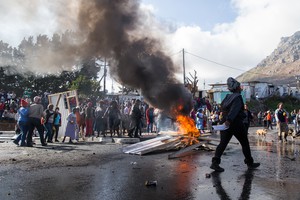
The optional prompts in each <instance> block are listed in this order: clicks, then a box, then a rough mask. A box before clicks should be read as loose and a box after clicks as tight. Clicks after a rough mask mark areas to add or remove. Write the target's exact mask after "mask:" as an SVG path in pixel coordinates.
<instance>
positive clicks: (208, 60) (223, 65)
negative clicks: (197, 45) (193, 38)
mask: <svg viewBox="0 0 300 200" xmlns="http://www.w3.org/2000/svg"><path fill="white" fill-rule="evenodd" d="M185 53H187V54H190V55H192V56H194V57H196V58H200V59H202V60H205V61H207V62H211V63H214V64H216V65H220V66H222V67H227V68H230V69H234V70H238V71H242V72H248V73H251V74H258V75H264V76H270V75H269V74H262V73H256V72H250V71H247V70H243V69H238V68H236V67H231V66H229V65H225V64H222V63H218V62H216V61H213V60H210V59H207V58H204V57H201V56H198V55H195V54H193V53H190V52H187V51H185Z"/></svg>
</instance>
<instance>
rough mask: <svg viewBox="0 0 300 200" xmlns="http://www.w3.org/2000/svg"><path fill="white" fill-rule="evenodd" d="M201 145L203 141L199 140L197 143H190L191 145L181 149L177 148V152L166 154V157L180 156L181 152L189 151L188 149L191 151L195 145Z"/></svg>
mask: <svg viewBox="0 0 300 200" xmlns="http://www.w3.org/2000/svg"><path fill="white" fill-rule="evenodd" d="M201 145H203V143H201V142H199V143H197V144H193V145H191V146H188V147H185V148H183V149H181V150H179V151H177V152H175V153H172V154H170V155H169V156H168V159H173V158H178V157H180V156H181V155H182V154H184V153H187V152H189V151H192V150H194V149H195V148H197V147H199V146H201Z"/></svg>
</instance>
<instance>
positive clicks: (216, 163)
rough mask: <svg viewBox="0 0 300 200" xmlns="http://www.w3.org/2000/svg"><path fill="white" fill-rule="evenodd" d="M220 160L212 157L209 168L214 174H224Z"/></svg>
mask: <svg viewBox="0 0 300 200" xmlns="http://www.w3.org/2000/svg"><path fill="white" fill-rule="evenodd" d="M220 163H221V159H220V158H216V157H213V158H212V163H211V166H210V168H211V169H213V170H215V171H216V172H224V168H222V167H220V165H219V164H220Z"/></svg>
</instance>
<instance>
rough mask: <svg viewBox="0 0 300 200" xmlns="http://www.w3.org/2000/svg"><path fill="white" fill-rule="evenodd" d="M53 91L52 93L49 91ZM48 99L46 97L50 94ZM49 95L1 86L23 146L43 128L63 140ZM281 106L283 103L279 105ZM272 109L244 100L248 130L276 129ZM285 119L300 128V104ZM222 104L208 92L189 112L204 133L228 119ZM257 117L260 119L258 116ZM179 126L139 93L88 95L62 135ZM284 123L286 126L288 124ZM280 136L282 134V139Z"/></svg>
mask: <svg viewBox="0 0 300 200" xmlns="http://www.w3.org/2000/svg"><path fill="white" fill-rule="evenodd" d="M47 94H48V93H47ZM45 99H46V100H45ZM47 102H48V98H47V95H40V96H36V97H34V98H33V101H31V99H30V98H24V99H22V98H18V97H17V96H16V95H15V93H14V92H7V93H4V92H3V91H2V90H1V92H0V121H6V122H8V123H9V122H17V126H16V127H17V129H16V130H17V131H16V132H17V133H20V134H19V136H18V137H17V138H16V139H15V140H14V142H15V143H16V144H18V145H21V146H33V141H32V136H33V135H36V133H38V134H39V137H40V142H41V144H42V145H47V143H52V142H59V138H58V136H59V131H60V127H61V121H62V119H61V118H62V116H61V114H60V112H59V110H60V108H59V107H56V108H55V107H54V105H53V104H49V103H47ZM277 110H278V109H277ZM277 110H276V111H274V112H272V111H271V110H268V111H265V112H259V113H258V114H257V115H255V114H254V113H252V112H251V111H250V110H249V109H248V105H247V104H245V105H244V113H245V119H243V124H244V126H245V128H246V132H247V133H248V128H249V126H250V124H252V125H253V124H255V123H256V125H259V126H264V127H265V128H267V129H273V125H274V124H277V122H278V121H279V119H280V118H278V117H276V116H278V111H277ZM284 114H285V115H286V116H285V118H284V120H286V121H287V123H289V122H290V123H294V124H295V132H297V131H299V128H300V110H299V111H298V112H296V110H294V111H292V112H291V113H290V114H289V113H288V112H286V111H284ZM223 115H224V113H223V112H222V111H221V105H220V104H217V103H216V102H213V103H210V102H209V100H208V99H206V98H196V99H194V102H193V109H192V111H191V113H190V117H191V118H192V119H193V120H194V122H195V127H196V128H197V129H198V130H199V132H200V133H204V132H205V131H206V132H211V133H212V132H214V130H213V126H214V125H218V124H221V123H222V122H223V121H224V120H223V119H224V118H223ZM254 120H256V122H254ZM169 129H175V128H174V119H172V118H171V117H169V116H168V115H166V114H165V113H163V112H161V111H160V110H158V109H156V108H154V107H152V106H149V105H148V104H147V103H146V102H143V101H141V100H139V99H131V100H126V101H124V102H119V101H116V100H109V99H101V100H97V101H94V102H93V101H91V100H90V99H86V100H84V101H82V103H80V105H79V106H77V107H74V108H71V112H70V114H69V116H68V117H67V124H66V130H61V132H63V140H62V142H65V140H66V138H69V143H73V141H74V140H79V139H80V138H82V139H86V138H88V137H100V136H103V137H106V135H107V134H109V135H110V136H111V137H113V136H117V137H121V136H124V135H125V134H127V135H128V136H129V137H141V136H142V133H143V132H147V133H158V132H160V131H163V130H169ZM282 129H285V127H283V128H282ZM281 138H282V137H281V136H280V137H279V139H280V140H281Z"/></svg>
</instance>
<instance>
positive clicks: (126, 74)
mask: <svg viewBox="0 0 300 200" xmlns="http://www.w3.org/2000/svg"><path fill="white" fill-rule="evenodd" d="M77 2H78V1H77ZM139 3H140V2H139V1H138V0H89V1H81V2H80V3H79V4H78V7H77V6H76V7H75V8H76V9H78V10H77V11H76V12H72V13H78V18H77V27H76V31H75V33H76V34H74V40H72V41H69V42H67V43H65V44H62V46H61V48H60V49H59V50H58V52H59V53H57V52H56V53H53V52H52V51H50V50H49V49H47V50H43V49H41V51H40V55H38V56H37V57H38V59H36V60H35V61H34V62H36V63H34V65H36V66H38V65H39V64H41V66H44V67H45V66H46V67H47V69H48V70H49V69H55V67H54V66H70V65H71V63H72V62H74V63H75V61H78V60H79V61H80V60H83V59H87V58H90V57H102V58H103V57H105V58H106V59H108V60H109V66H110V72H111V75H112V77H114V78H115V79H117V80H118V82H120V83H122V84H123V85H125V86H128V87H133V88H136V89H140V90H141V92H142V95H143V96H144V97H145V99H146V100H147V101H148V102H149V103H150V104H151V105H153V106H155V107H157V108H160V109H162V110H165V111H167V112H168V113H170V114H171V113H172V110H173V109H174V108H176V107H178V106H179V105H181V106H184V107H183V109H181V112H183V113H185V114H187V113H189V111H190V109H191V94H190V92H189V91H188V90H187V89H186V88H185V87H184V86H183V84H182V83H180V82H179V81H178V80H177V79H176V77H175V72H176V71H177V70H178V67H176V66H175V65H174V63H173V62H172V60H171V58H170V57H169V56H167V55H166V54H165V53H164V51H163V49H164V47H163V46H162V44H163V42H162V41H160V39H159V38H158V37H154V36H153V34H152V33H153V31H151V29H149V27H150V25H148V24H145V22H146V21H147V16H146V15H145V13H143V11H142V10H141V8H140V4H139ZM68 8H70V6H68ZM60 10H61V9H60ZM60 15H61V12H60ZM66 15H68V13H66ZM60 19H66V18H64V17H61V18H60ZM60 21H63V20H60ZM61 23H63V24H68V23H67V22H65V21H64V22H61ZM39 58H43V59H39ZM30 62H33V61H30ZM40 62H41V63H40ZM61 63H64V64H63V65H60V64H61ZM56 70H57V69H56Z"/></svg>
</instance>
